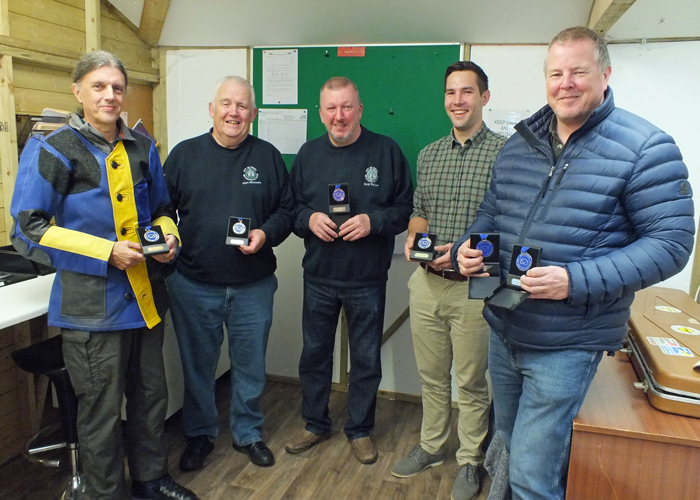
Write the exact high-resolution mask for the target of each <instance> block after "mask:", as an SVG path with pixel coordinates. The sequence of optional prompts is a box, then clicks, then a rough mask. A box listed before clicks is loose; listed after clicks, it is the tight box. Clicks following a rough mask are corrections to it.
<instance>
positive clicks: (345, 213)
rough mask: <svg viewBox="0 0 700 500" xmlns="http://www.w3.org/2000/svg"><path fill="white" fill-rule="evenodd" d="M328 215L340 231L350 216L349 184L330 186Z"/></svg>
mask: <svg viewBox="0 0 700 500" xmlns="http://www.w3.org/2000/svg"><path fill="white" fill-rule="evenodd" d="M328 215H329V217H330V218H331V220H332V221H333V222H335V225H336V226H337V228H336V232H338V231H340V226H342V225H343V224H344V223H345V221H347V220H348V219H349V218H350V217H351V216H350V196H349V191H348V184H347V182H342V183H340V184H328Z"/></svg>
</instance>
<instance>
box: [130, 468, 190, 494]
mask: <svg viewBox="0 0 700 500" xmlns="http://www.w3.org/2000/svg"><path fill="white" fill-rule="evenodd" d="M131 498H132V500H199V498H197V495H195V494H194V493H192V492H191V491H190V490H188V489H187V488H185V487H184V486H180V485H179V484H177V483H176V482H175V480H174V479H173V478H172V477H170V474H166V475H164V476H160V477H159V478H158V479H154V480H152V481H134V482H133V484H132V485H131Z"/></svg>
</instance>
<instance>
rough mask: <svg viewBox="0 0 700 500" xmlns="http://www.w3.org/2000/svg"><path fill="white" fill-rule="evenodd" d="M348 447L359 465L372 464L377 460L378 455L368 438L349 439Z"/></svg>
mask: <svg viewBox="0 0 700 500" xmlns="http://www.w3.org/2000/svg"><path fill="white" fill-rule="evenodd" d="M350 446H352V449H353V451H354V452H355V458H356V459H357V461H358V462H360V463H361V464H373V463H374V462H376V461H377V458H379V453H377V449H376V448H375V447H374V445H373V444H372V440H371V439H370V438H369V436H365V437H361V438H358V439H350Z"/></svg>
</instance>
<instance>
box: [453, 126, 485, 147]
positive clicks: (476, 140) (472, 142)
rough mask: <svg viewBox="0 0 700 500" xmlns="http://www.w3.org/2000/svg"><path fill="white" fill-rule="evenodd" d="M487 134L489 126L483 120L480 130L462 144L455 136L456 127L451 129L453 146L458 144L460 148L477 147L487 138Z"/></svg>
mask: <svg viewBox="0 0 700 500" xmlns="http://www.w3.org/2000/svg"><path fill="white" fill-rule="evenodd" d="M487 135H488V128H487V127H486V124H485V123H484V122H483V121H482V122H481V127H479V130H477V131H476V134H474V135H473V136H471V137H470V138H469V139H467V140H466V141H465V142H464V146H462V143H461V142H459V141H458V140H457V139H456V138H455V129H454V128H452V129H451V130H450V137H451V138H452V143H451V144H452V148H455V147H456V146H459V147H460V148H462V147H465V148H470V147H476V146H478V145H479V144H481V142H482V141H483V140H484V139H485V138H486V136H487Z"/></svg>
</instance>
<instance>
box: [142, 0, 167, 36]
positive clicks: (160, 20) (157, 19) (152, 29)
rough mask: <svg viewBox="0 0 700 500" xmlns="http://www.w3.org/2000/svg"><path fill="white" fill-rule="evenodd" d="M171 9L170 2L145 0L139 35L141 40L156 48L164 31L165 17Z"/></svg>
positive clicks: (165, 0)
mask: <svg viewBox="0 0 700 500" xmlns="http://www.w3.org/2000/svg"><path fill="white" fill-rule="evenodd" d="M169 8H170V0H145V1H144V3H143V12H142V13H141V24H140V26H139V32H138V35H139V37H140V38H141V40H144V41H145V42H146V43H148V44H150V45H152V46H154V47H156V46H157V45H158V41H159V40H160V33H161V31H163V24H164V23H165V16H166V14H167V13H168V9H169Z"/></svg>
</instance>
